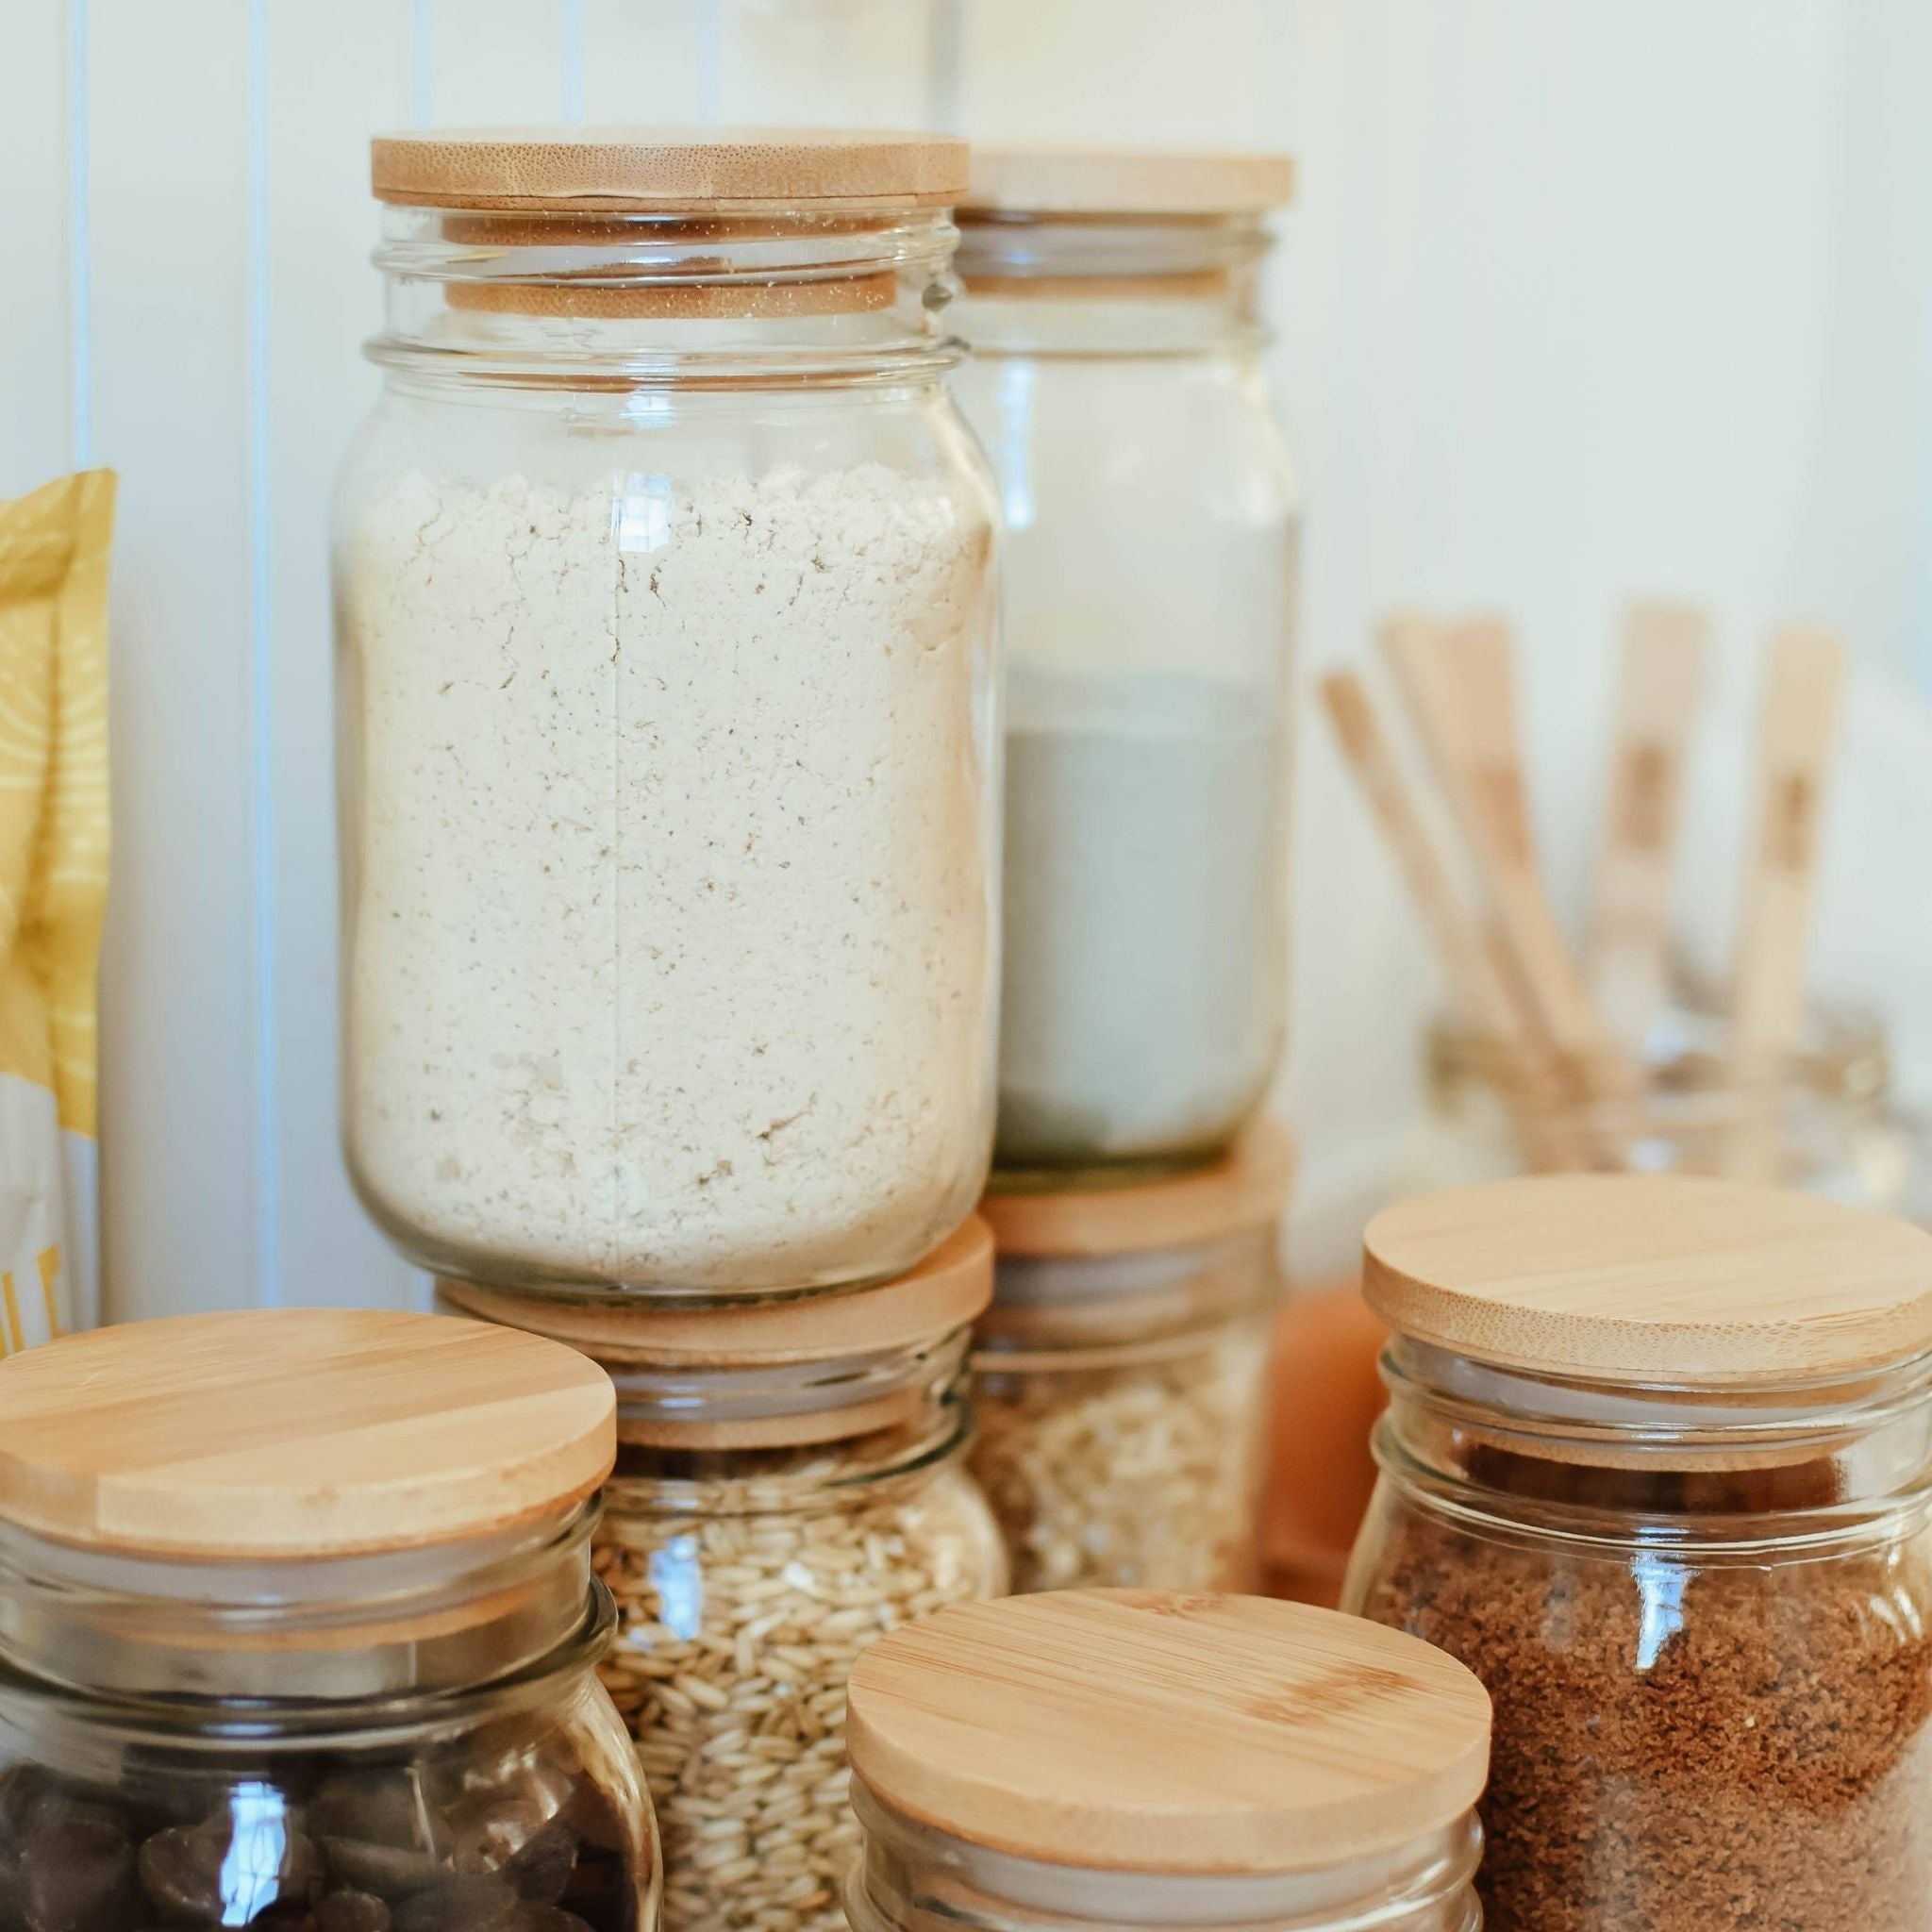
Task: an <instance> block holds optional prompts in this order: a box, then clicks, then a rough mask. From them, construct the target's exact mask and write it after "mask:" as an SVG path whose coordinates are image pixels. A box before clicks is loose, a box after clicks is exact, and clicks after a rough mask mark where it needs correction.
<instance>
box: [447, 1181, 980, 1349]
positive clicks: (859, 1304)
mask: <svg viewBox="0 0 1932 1932" xmlns="http://www.w3.org/2000/svg"><path fill="white" fill-rule="evenodd" d="M440 1286H441V1292H442V1295H443V1297H444V1299H445V1300H446V1301H448V1302H451V1303H453V1304H455V1305H456V1306H457V1307H461V1308H465V1309H467V1310H468V1311H469V1312H470V1313H471V1314H474V1315H478V1316H481V1317H482V1318H483V1319H484V1320H485V1321H488V1322H493V1323H501V1324H505V1325H507V1326H508V1327H512V1328H522V1329H527V1330H529V1331H531V1332H532V1333H534V1334H538V1335H547V1336H552V1337H555V1338H556V1340H558V1341H567V1342H569V1343H570V1345H571V1346H572V1347H573V1348H578V1349H582V1350H583V1351H584V1353H585V1354H587V1355H589V1356H591V1357H594V1358H595V1359H596V1360H598V1361H600V1362H608V1363H609V1364H610V1365H611V1367H613V1368H618V1367H625V1366H629V1365H632V1364H641V1363H648V1364H650V1365H653V1366H657V1367H688V1368H698V1369H703V1368H733V1369H735V1368H753V1367H758V1366H765V1365H769V1366H773V1367H776V1366H778V1365H781V1364H783V1363H786V1362H812V1361H823V1360H828V1359H832V1358H835V1357H842V1356H851V1355H863V1354H879V1355H884V1354H887V1353H889V1352H891V1350H894V1349H900V1348H911V1347H914V1346H916V1345H917V1344H918V1343H920V1342H922V1341H930V1340H936V1339H937V1338H938V1337H940V1336H942V1335H950V1334H951V1333H952V1332H953V1331H954V1330H955V1329H958V1328H963V1327H965V1326H966V1325H967V1324H969V1323H971V1322H973V1321H974V1320H975V1319H976V1318H977V1317H978V1316H979V1315H980V1314H981V1313H982V1312H983V1311H984V1310H985V1308H986V1306H987V1304H988V1303H989V1302H990V1301H991V1299H992V1236H991V1234H990V1233H989V1232H988V1230H987V1225H986V1224H985V1222H983V1221H981V1220H980V1219H979V1218H978V1217H977V1216H976V1215H975V1216H974V1217H973V1218H972V1219H970V1220H968V1221H966V1222H964V1223H962V1224H960V1225H959V1226H958V1227H957V1228H956V1229H954V1231H953V1232H952V1234H950V1235H949V1236H948V1237H947V1238H946V1239H945V1240H944V1241H941V1243H940V1245H939V1246H938V1247H937V1248H935V1249H934V1250H933V1251H932V1253H931V1254H930V1255H928V1256H927V1257H925V1259H924V1260H923V1261H922V1262H921V1263H920V1264H919V1266H918V1267H916V1268H914V1269H912V1270H911V1271H910V1272H909V1273H908V1274H901V1275H897V1276H895V1277H894V1278H893V1279H892V1280H891V1281H887V1282H882V1283H881V1284H880V1285H879V1286H878V1287H876V1288H858V1289H850V1290H847V1291H844V1292H843V1293H839V1292H831V1293H825V1294H812V1295H796V1296H792V1297H790V1298H788V1299H786V1300H783V1301H765V1302H756V1301H731V1302H717V1303H711V1304H709V1305H708V1306H704V1307H677V1306H675V1305H672V1306H665V1305H661V1304H659V1305H655V1306H653V1305H647V1304H633V1303H629V1302H624V1303H619V1302H615V1301H597V1302H570V1301H553V1300H548V1299H544V1298H542V1297H540V1296H531V1295H513V1294H503V1293H500V1292H498V1291H494V1290H491V1289H483V1288H474V1287H472V1286H471V1285H470V1284H469V1283H468V1282H462V1281H445V1282H442V1283H441V1284H440Z"/></svg>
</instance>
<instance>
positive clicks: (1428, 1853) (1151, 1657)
mask: <svg viewBox="0 0 1932 1932" xmlns="http://www.w3.org/2000/svg"><path fill="white" fill-rule="evenodd" d="M1489 1726H1490V1705H1489V1699H1488V1698H1487V1697H1486V1696H1484V1694H1483V1691H1482V1687H1481V1686H1480V1685H1479V1684H1478V1683H1477V1682H1476V1681H1475V1679H1474V1677H1473V1676H1471V1674H1469V1672H1468V1671H1466V1670H1464V1669H1463V1668H1462V1667H1461V1666H1460V1665H1458V1664H1457V1663H1455V1662H1453V1661H1452V1660H1451V1659H1450V1658H1448V1657H1444V1656H1442V1655H1441V1652H1439V1651H1433V1650H1431V1649H1429V1648H1428V1646H1427V1645H1426V1644H1422V1643H1417V1642H1415V1641H1413V1640H1412V1639H1408V1638H1404V1637H1401V1636H1399V1635H1398V1634H1396V1633H1394V1632H1391V1631H1387V1630H1378V1629H1376V1628H1375V1627H1374V1625H1372V1624H1364V1623H1361V1622H1359V1621H1358V1620H1357V1619H1355V1618H1349V1617H1341V1616H1337V1615H1336V1614H1335V1613H1334V1612H1333V1611H1332V1610H1318V1609H1314V1608H1311V1607H1307V1606H1306V1605H1302V1604H1279V1603H1269V1602H1264V1601H1262V1600H1260V1599H1257V1598H1254V1597H1240V1596H1212V1595H1198V1594H1193V1595H1165V1594H1160V1593H1158V1592H1154V1591H1055V1592H1052V1593H1050V1594H1046V1595H1041V1596H1027V1597H1015V1598H1013V1599H1011V1600H1010V1601H1008V1602H1006V1603H999V1604H985V1605H977V1606H973V1607H967V1608H964V1609H955V1610H945V1611H941V1614H940V1615H939V1616H937V1617H935V1618H933V1619H932V1620H931V1621H930V1622H929V1623H926V1624H922V1625H920V1626H919V1627H917V1628H916V1629H911V1630H905V1631H901V1632H899V1633H898V1634H896V1635H895V1636H892V1637H890V1638H888V1639H887V1640H886V1641H884V1642H883V1643H880V1644H878V1645H876V1646H875V1647H874V1649H872V1650H871V1651H869V1652H868V1653H867V1654H866V1656H865V1657H862V1658H861V1659H860V1660H859V1663H858V1668H857V1669H856V1670H855V1671H854V1673H853V1677H852V1711H851V1720H850V1728H851V1741H852V1772H853V1777H852V1789H853V1800H854V1803H855V1805H856V1806H857V1807H858V1816H859V1821H860V1823H861V1824H862V1825H863V1826H864V1830H865V1846H864V1851H863V1854H862V1856H861V1857H860V1859H859V1861H858V1864H857V1865H856V1866H855V1868H854V1870H853V1873H852V1876H851V1880H850V1883H849V1885H848V1888H847V1896H846V1915H847V1917H848V1919H849V1920H850V1922H851V1924H852V1927H853V1932H1181V1928H1183V1927H1190V1928H1193V1927H1206V1926H1219V1927H1225V1928H1227V1932H1475V1928H1476V1927H1478V1926H1479V1925H1480V1924H1481V1923H1482V1913H1481V1911H1480V1909H1479V1908H1478V1907H1477V1905H1476V1902H1475V1895H1474V1892H1473V1891H1472V1890H1471V1889H1470V1878H1471V1874H1472V1873H1473V1872H1474V1869H1475V1864H1476V1859H1477V1857H1478V1854H1479V1852H1480V1849H1481V1837H1482V1835H1481V1832H1480V1831H1479V1829H1478V1828H1477V1825H1476V1823H1475V1819H1474V1815H1473V1812H1472V1807H1473V1806H1474V1802H1475V1796H1476V1793H1477V1792H1478V1791H1479V1790H1481V1789H1482V1783H1483V1772H1484V1763H1485V1759H1486V1757H1487V1755H1488V1747H1489Z"/></svg>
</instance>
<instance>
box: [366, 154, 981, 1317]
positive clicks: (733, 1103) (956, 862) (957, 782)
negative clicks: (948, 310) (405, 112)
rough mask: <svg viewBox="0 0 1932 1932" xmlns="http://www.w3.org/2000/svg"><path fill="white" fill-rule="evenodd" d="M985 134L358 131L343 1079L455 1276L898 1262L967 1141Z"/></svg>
mask: <svg viewBox="0 0 1932 1932" xmlns="http://www.w3.org/2000/svg"><path fill="white" fill-rule="evenodd" d="M962 155H963V145H962V144H961V143H959V142H951V141H946V140H942V139H939V138H932V139H927V138H924V137H907V138H904V139H901V138H896V137H887V136H858V135H850V136H847V135H836V134H825V133H819V134H796V135H792V134H786V135H757V136H751V135H746V136H741V137H734V136H731V135H725V134H720V135H694V136H691V138H689V139H681V140H679V141H677V142H669V143H667V142H652V141H651V140H650V139H649V138H648V137H644V136H639V137H638V138H637V139H635V140H625V139H623V138H621V137H616V136H611V135H609V134H591V135H587V134H584V133H582V132H581V131H579V132H575V133H571V132H568V131H559V132H558V133H557V134H556V135H555V136H549V135H527V136H525V135H519V136H506V137H504V138H501V139H492V138H487V137H479V138H475V139H464V140H462V141H458V142H450V141H446V140H444V139H442V138H441V137H422V138H399V139H395V140H387V141H379V142H377V143H376V145H375V191H376V193H377V195H378V196H379V197H380V198H381V199H382V200H383V201H385V202H386V203H387V204H389V206H388V208H386V211H385V215H384V234H383V242H382V246H381V248H380V250H379V251H378V254H377V260H378V262H379V264H380V265H381V267H382V268H383V270H384V272H385V275H386V277H387V282H388V311H387V320H386V324H385V326H384V329H383V332H382V334H381V335H379V336H378V337H377V338H376V339H375V341H374V342H373V343H372V345H371V350H370V353H371V354H372V355H373V357H374V358H375V360H376V361H378V362H379V363H381V364H382V365H383V368H384V371H385V380H384V390H383V395H382V399H381V401H380V403H379V404H378V406H377V408H376V409H375V414H374V415H373V416H372V418H371V419H370V420H369V422H368V423H367V424H366V425H364V426H363V428H362V430H361V432H360V434H359V435H358V438H357V440H356V442H355V445H354V447H353V449H352V450H351V453H350V455H349V457H348V458H347V462H346V466H345V468H344V470H343V473H342V475H341V483H340V487H339V491H338V495H337V503H336V544H335V563H336V569H335V583H336V613H337V628H338V638H339V658H340V673H341V691H340V700H339V720H340V724H339V729H340V733H341V848H342V907H343V928H342V940H343V955H344V957H343V969H342V989H343V992H342V998H343V1055H344V1058H343V1076H342V1077H343V1095H344V1100H343V1117H344V1139H345V1147H346V1153H347V1158H348V1162H349V1166H350V1169H351V1172H352V1174H353V1176H354V1178H355V1181H356V1185H357V1187H358V1191H359V1192H360V1195H361V1199H362V1202H363V1205H364V1206H365V1208H367V1209H368V1211H369V1212H370V1214H371V1215H372V1216H373V1217H374V1218H375V1221H376V1222H377V1223H378V1224H380V1225H381V1227H382V1228H383V1229H384V1231H385V1232H386V1233H387V1234H388V1235H389V1236H390V1237H391V1240H392V1241H394V1242H395V1243H396V1245H397V1246H398V1247H399V1248H400V1249H401V1250H402V1251H403V1252H404V1253H405V1254H406V1255H407V1256H408V1257H410V1258H411V1259H412V1260H415V1261H417V1262H419V1263H421V1264H422V1265H424V1266H425V1267H427V1268H429V1269H431V1270H433V1271H435V1272H436V1273H438V1274H441V1275H444V1276H449V1277H456V1278H461V1279H467V1280H473V1281H475V1282H478V1283H481V1284H484V1285H496V1286H500V1287H507V1288H511V1289H515V1290H520V1291H556V1292H561V1293H569V1294H579V1295H580V1294H585V1293H591V1292H596V1291H605V1292H609V1293H621V1292H623V1291H640V1292H658V1293H684V1294H692V1295H708V1296H714V1295H723V1294H749V1293H760V1292H772V1291H801V1290H806V1289H816V1288H825V1287H831V1286H839V1285H845V1284H850V1283H854V1282H860V1281H870V1280H879V1279H884V1278H887V1277H889V1276H891V1275H893V1274H898V1273H901V1272H903V1271H904V1270H905V1269H907V1268H908V1267H910V1266H911V1265H912V1264H913V1263H914V1262H915V1261H917V1260H918V1258H919V1257H921V1256H922V1255H923V1254H924V1253H926V1252H927V1251H928V1250H929V1249H931V1248H932V1247H934V1246H935V1245H936V1244H937V1243H938V1242H939V1241H941V1240H942V1239H943V1238H944V1237H945V1236H946V1235H947V1234H948V1233H949V1232H950V1231H951V1230H952V1229H953V1228H954V1227H956V1226H957V1225H958V1223H959V1222H960V1220H961V1219H963V1218H964V1216H965V1215H966V1214H968V1213H969V1212H970V1211H971V1209H972V1207H973V1204H974V1200H975V1199H976V1198H977V1196H978V1193H979V1191H980V1189H981V1186H982V1184H983V1181H984V1178H985V1174H986V1171H987V1163H988V1158H989V1150H990V1146H991V1115H992V1078H993V1073H992V1069H993V1054H994V1042H993V1016H994V1005H995V972H996V964H997V961H996V958H995V954H994V945H995V932H996V909H997V908H996V907H995V905H994V903H993V891H994V882H995V880H996V878H997V823H998V808H999V800H998V774H999V760H1000V735H999V691H998V678H997V675H996V663H995V658H994V654H993V597H992V582H993V532H994V524H995V520H996V516H997V505H996V501H995V498H994V495H993V492H992V489H991V480H990V478H989V476H988V475H987V473H986V470H985V466H984V463H983V460H982V458H980V456H979V454H978V453H977V450H976V447H975V445H974V441H973V439H972V436H971V435H970V433H969V432H968V430H967V429H966V427H965V425H964V423H963V421H962V419H961V418H960V416H959V414H958V410H957V409H956V408H955V407H954V405H953V403H952V401H951V399H950V397H949V395H948V393H947V391H946V387H945V380H944V378H945V375H946V373H947V371H948V370H949V369H951V367H952V366H953V364H954V363H955V361H956V360H957V359H958V347H957V345H956V344H955V343H954V342H953V341H951V339H950V338H948V337H947V336H946V335H945V334H944V332H943V329H942V326H941V321H940V315H941V308H943V305H944V300H945V296H946V294H947V291H948V290H949V288H950V286H951V284H950V281H949V279H948V275H947V261H948V258H949V256H950V252H951V245H952V242H953V234H954V231H953V229H952V226H951V225H950V223H949V222H948V220H947V218H946V214H945V210H944V208H943V207H942V206H941V205H940V204H943V203H945V202H948V201H950V200H952V199H953V198H954V197H955V196H956V195H957V193H958V189H959V186H960V181H961V169H962V166H963V163H962V160H961V156H962Z"/></svg>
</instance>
